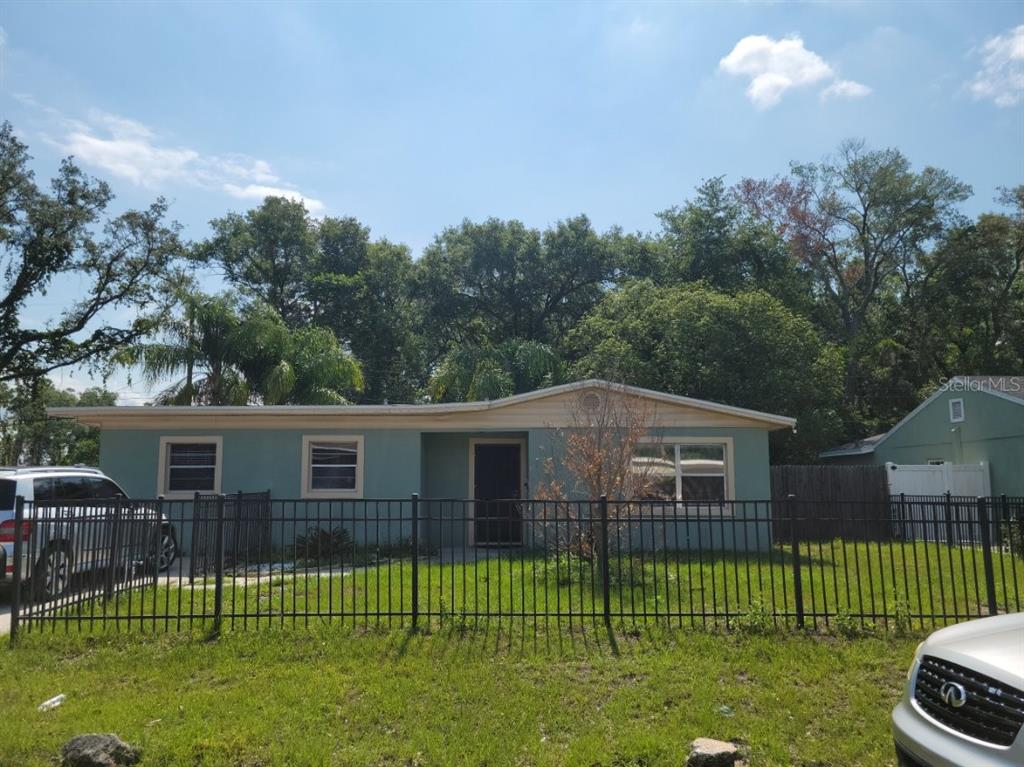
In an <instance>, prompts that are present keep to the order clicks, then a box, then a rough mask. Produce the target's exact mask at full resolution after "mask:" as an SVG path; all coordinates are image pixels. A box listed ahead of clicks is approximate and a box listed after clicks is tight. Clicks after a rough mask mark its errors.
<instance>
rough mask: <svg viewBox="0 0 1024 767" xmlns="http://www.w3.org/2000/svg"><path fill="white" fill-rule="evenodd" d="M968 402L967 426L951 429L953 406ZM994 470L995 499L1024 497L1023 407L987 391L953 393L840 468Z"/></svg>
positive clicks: (934, 403)
mask: <svg viewBox="0 0 1024 767" xmlns="http://www.w3.org/2000/svg"><path fill="white" fill-rule="evenodd" d="M951 399H962V400H963V401H964V420H963V421H962V422H960V423H952V422H951V421H950V419H949V401H950V400H951ZM928 461H949V462H951V463H980V462H985V463H987V464H988V465H989V477H990V479H991V482H992V493H993V495H1002V494H1004V493H1005V494H1006V495H1011V496H1024V406H1022V405H1020V404H1018V403H1017V402H1013V401H1010V400H1007V399H1005V398H1003V397H998V396H995V395H992V394H988V393H986V392H982V391H958V390H956V389H950V390H949V391H945V392H943V393H942V394H940V395H939V396H938V397H936V398H935V399H934V400H932V401H931V402H929V403H928V404H927V405H925V406H924V407H923V408H922V409H921V410H920V411H918V412H917V413H916V414H915V415H914V417H913V418H911V419H910V420H909V421H907V422H906V423H905V424H903V426H901V427H900V428H899V429H897V430H896V431H894V432H893V433H892V434H890V436H889V437H887V438H886V440H885V441H884V442H882V443H881V444H880V445H878V447H877V448H876V449H875V450H874V452H873V453H869V454H867V455H864V456H855V457H851V458H845V459H837V460H835V461H834V462H836V463H867V464H872V463H874V464H884V463H898V464H924V463H928Z"/></svg>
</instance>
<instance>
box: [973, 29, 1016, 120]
mask: <svg viewBox="0 0 1024 767" xmlns="http://www.w3.org/2000/svg"><path fill="white" fill-rule="evenodd" d="M981 51H982V67H981V69H980V70H978V73H977V74H976V75H975V76H974V79H973V80H972V81H971V82H970V83H969V84H968V88H969V89H970V91H971V93H972V94H973V95H974V98H976V99H986V100H990V101H992V102H993V103H994V104H995V105H996V106H997V107H1012V106H1015V105H1017V104H1019V103H1020V102H1021V100H1022V99H1024V24H1021V25H1019V26H1016V27H1014V28H1013V29H1011V30H1009V31H1007V33H1006V34H1004V35H996V36H995V37H990V38H989V39H988V40H986V41H985V44H984V45H983V46H982V47H981Z"/></svg>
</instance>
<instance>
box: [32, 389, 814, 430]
mask: <svg viewBox="0 0 1024 767" xmlns="http://www.w3.org/2000/svg"><path fill="white" fill-rule="evenodd" d="M588 388H604V389H611V390H613V391H616V392H619V393H622V394H626V395H630V396H636V397H641V398H645V399H649V400H652V401H654V402H664V403H666V404H670V405H677V406H683V407H689V408H693V409H695V410H698V411H706V412H708V413H716V414H720V415H726V416H732V417H735V418H739V419H744V420H749V421H751V422H752V423H751V426H754V427H760V428H768V429H771V430H775V429H791V428H793V427H795V426H796V419H795V418H790V417H788V416H781V415H775V414H772V413H763V412H760V411H757V410H750V409H747V408H740V407H735V406H732V405H723V404H721V403H717V402H708V401H705V400H699V399H693V398H691V397H682V396H679V395H675V394H665V393H663V392H657V391H652V390H650V389H643V388H640V387H636V386H628V385H624V384H613V383H609V382H607V381H601V380H596V379H588V380H585V381H575V382H573V383H568V384H561V385H559V386H552V387H548V388H546V389H538V390H536V391H532V392H526V393H524V394H515V395H512V396H510V397H502V398H500V399H494V400H485V401H481V402H455V403H441V404H433V403H432V404H424V405H242V406H224V405H202V406H174V405H157V406H145V405H142V406H140V405H132V406H125V407H120V406H113V407H54V408H48V409H47V414H48V415H49V416H51V417H53V418H70V419H73V420H76V421H78V422H80V423H84V424H88V425H92V426H101V427H102V426H104V425H105V424H109V423H112V422H116V423H118V424H125V423H130V422H131V421H132V420H133V419H146V420H150V421H151V420H153V419H159V418H164V417H166V418H169V419H174V420H180V421H182V422H190V423H195V422H196V421H197V420H199V419H213V420H217V421H220V422H224V421H229V420H232V419H237V418H250V417H253V416H256V415H258V416H260V417H265V418H270V419H277V418H302V417H305V418H309V417H323V418H349V417H367V416H374V417H380V418H383V419H388V418H403V417H416V418H419V417H424V416H425V417H431V416H441V417H443V416H449V415H462V414H473V413H481V414H483V413H488V412H491V411H495V410H499V409H502V408H506V407H509V406H512V405H517V404H522V403H527V402H531V401H534V400H538V399H544V398H546V397H552V396H557V395H559V394H565V393H570V392H575V391H580V390H583V389H588ZM537 425H538V426H541V425H542V424H537Z"/></svg>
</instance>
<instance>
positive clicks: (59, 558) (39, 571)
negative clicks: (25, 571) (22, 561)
mask: <svg viewBox="0 0 1024 767" xmlns="http://www.w3.org/2000/svg"><path fill="white" fill-rule="evenodd" d="M70 586H71V552H70V551H68V549H67V547H66V546H64V545H61V544H57V545H51V546H49V547H48V548H47V549H46V551H44V552H43V556H42V557H40V558H39V561H38V562H37V563H36V568H35V571H34V572H33V574H32V591H33V594H34V596H35V597H36V599H42V600H50V599H58V598H59V597H62V596H64V595H65V594H66V593H67V592H68V588H69V587H70Z"/></svg>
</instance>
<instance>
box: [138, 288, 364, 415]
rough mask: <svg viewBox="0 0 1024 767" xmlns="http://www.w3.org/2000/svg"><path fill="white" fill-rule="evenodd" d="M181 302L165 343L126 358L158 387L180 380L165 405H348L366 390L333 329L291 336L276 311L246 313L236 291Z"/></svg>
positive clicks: (161, 400)
mask: <svg viewBox="0 0 1024 767" xmlns="http://www.w3.org/2000/svg"><path fill="white" fill-rule="evenodd" d="M181 303H182V315H181V316H180V317H177V318H174V319H173V320H171V321H170V322H169V323H168V325H167V326H166V327H165V329H164V332H163V334H162V337H161V339H160V340H158V341H156V342H153V343H148V344H143V345H140V346H138V347H135V348H134V349H132V350H131V351H130V352H129V353H128V354H127V355H126V356H125V358H124V362H126V363H127V364H129V365H132V366H138V367H139V368H141V370H142V376H143V380H144V381H145V382H146V383H147V384H149V385H151V386H153V385H159V384H163V383H165V382H166V381H167V380H168V379H174V380H173V382H172V383H171V384H170V386H166V387H165V388H164V389H163V390H162V391H161V392H160V393H159V394H158V395H157V396H156V398H155V402H156V403H158V404H167V405H244V404H247V403H250V402H258V403H263V404H268V405H270V404H346V403H347V402H348V399H347V397H346V394H347V393H351V392H355V391H360V390H361V389H362V385H363V378H362V371H361V369H360V367H359V363H358V362H357V361H356V360H355V359H353V358H352V357H351V355H349V354H347V353H346V352H345V351H344V350H343V349H342V348H341V346H340V345H339V344H338V341H337V339H336V338H335V337H334V335H333V334H332V333H331V332H330V331H329V330H325V329H324V328H304V329H301V330H298V331H294V332H293V331H290V330H289V329H288V328H287V327H286V326H285V324H284V322H283V321H282V320H281V317H280V316H279V315H278V314H277V312H275V311H274V310H273V309H271V308H270V307H268V306H265V305H261V304H254V305H251V306H249V307H245V308H243V309H239V306H238V299H237V298H236V297H234V296H232V295H230V294H226V295H220V296H209V295H204V294H202V293H191V294H186V295H184V296H183V297H182V299H181Z"/></svg>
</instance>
